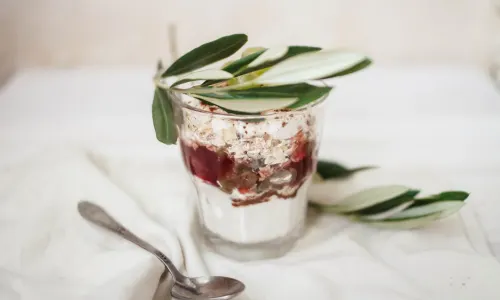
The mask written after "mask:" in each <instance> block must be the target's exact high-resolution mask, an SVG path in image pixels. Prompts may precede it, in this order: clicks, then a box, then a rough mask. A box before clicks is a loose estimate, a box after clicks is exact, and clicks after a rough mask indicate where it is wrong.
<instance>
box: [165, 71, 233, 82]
mask: <svg viewBox="0 0 500 300" xmlns="http://www.w3.org/2000/svg"><path fill="white" fill-rule="evenodd" d="M232 77H233V75H232V74H231V73H229V72H226V71H224V70H217V69H215V70H214V69H212V70H201V71H194V72H190V73H186V74H182V75H180V76H178V77H177V81H176V82H175V83H173V84H172V86H176V85H179V84H182V83H186V82H190V81H195V80H203V79H229V78H232Z"/></svg>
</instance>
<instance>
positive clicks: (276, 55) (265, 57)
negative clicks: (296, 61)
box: [248, 47, 288, 68]
mask: <svg viewBox="0 0 500 300" xmlns="http://www.w3.org/2000/svg"><path fill="white" fill-rule="evenodd" d="M287 52H288V47H276V48H270V49H267V50H266V51H265V52H264V53H263V54H262V55H260V56H259V57H257V59H255V60H253V61H252V62H251V63H249V64H248V67H249V68H254V67H257V66H259V65H262V64H264V63H268V62H272V61H275V60H278V59H280V58H282V57H283V56H285V55H286V54H287Z"/></svg>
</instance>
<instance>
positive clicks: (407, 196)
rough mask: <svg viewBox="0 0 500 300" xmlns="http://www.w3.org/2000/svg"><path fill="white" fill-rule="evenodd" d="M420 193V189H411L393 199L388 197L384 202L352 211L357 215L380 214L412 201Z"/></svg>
mask: <svg viewBox="0 0 500 300" xmlns="http://www.w3.org/2000/svg"><path fill="white" fill-rule="evenodd" d="M418 193H420V191H419V190H409V191H407V192H406V193H404V194H402V195H399V196H397V197H394V198H392V199H387V200H386V201H384V202H380V203H377V204H375V205H373V206H370V207H367V208H364V209H362V210H359V211H351V212H352V213H355V214H357V215H373V214H379V213H382V212H384V211H388V210H390V209H393V208H394V207H396V206H399V205H401V204H403V203H406V202H410V201H412V200H413V199H414V198H415V196H416V195H418Z"/></svg>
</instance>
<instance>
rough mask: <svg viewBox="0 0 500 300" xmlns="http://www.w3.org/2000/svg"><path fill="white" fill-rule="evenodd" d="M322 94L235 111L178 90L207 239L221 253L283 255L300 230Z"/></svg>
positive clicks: (182, 134)
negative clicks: (295, 104)
mask: <svg viewBox="0 0 500 300" xmlns="http://www.w3.org/2000/svg"><path fill="white" fill-rule="evenodd" d="M323 100H324V99H320V100H318V101H316V102H315V103H312V104H310V105H309V106H306V107H304V108H301V109H298V110H293V111H290V110H289V111H286V110H280V111H277V112H276V111H273V112H272V113H269V114H266V115H234V114H227V113H224V112H223V111H220V110H219V109H218V108H217V107H208V109H207V107H205V108H203V107H202V108H200V107H199V106H198V107H195V106H193V105H190V104H189V103H194V102H193V101H198V100H195V99H192V98H190V97H189V96H186V95H181V94H174V95H173V102H174V105H173V106H174V113H175V116H176V124H177V128H178V132H179V144H180V149H181V152H182V157H183V160H184V164H185V166H186V169H187V171H188V172H189V174H191V179H192V181H193V183H194V187H195V188H196V191H197V198H198V199H197V203H198V215H199V218H198V221H199V225H200V228H201V232H202V236H203V239H204V242H205V244H206V245H208V246H209V247H210V248H212V249H213V250H215V251H216V252H219V253H221V254H223V255H226V256H229V257H232V258H235V259H240V260H250V259H262V258H271V257H277V256H280V255H283V254H284V253H286V252H287V251H288V250H290V248H291V247H292V246H293V245H294V243H295V241H296V240H297V239H298V238H299V237H300V236H301V234H302V231H303V228H304V223H305V217H306V209H307V196H306V194H307V189H308V187H309V185H310V182H311V178H312V174H313V173H314V172H315V170H316V162H317V154H318V147H319V142H320V141H319V139H320V133H321V130H322V121H323V120H322V119H323V118H322V106H323V105H321V104H322V103H323Z"/></svg>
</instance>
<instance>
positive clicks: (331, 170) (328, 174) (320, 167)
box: [294, 100, 377, 179]
mask: <svg viewBox="0 0 500 300" xmlns="http://www.w3.org/2000/svg"><path fill="white" fill-rule="evenodd" d="M299 101H300V100H299ZM294 105H295V104H294ZM375 168H377V167H376V166H361V167H357V168H354V169H348V168H346V167H344V166H342V165H340V164H338V163H336V162H330V161H326V160H318V164H317V167H316V172H317V173H319V175H320V176H321V178H323V179H335V178H347V177H349V176H351V175H353V174H354V173H357V172H361V171H365V170H371V169H375Z"/></svg>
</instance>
